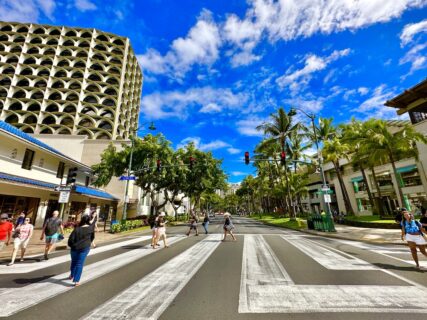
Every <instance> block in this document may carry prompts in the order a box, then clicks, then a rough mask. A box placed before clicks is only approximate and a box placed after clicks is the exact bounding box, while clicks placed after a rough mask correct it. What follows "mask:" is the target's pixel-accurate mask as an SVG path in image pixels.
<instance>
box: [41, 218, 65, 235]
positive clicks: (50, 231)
mask: <svg viewBox="0 0 427 320" xmlns="http://www.w3.org/2000/svg"><path fill="white" fill-rule="evenodd" d="M61 224H62V220H61V219H59V218H49V219H47V221H46V223H45V226H46V228H45V229H44V233H45V235H47V236H52V235H54V234H55V233H57V232H58V229H59V227H60V226H61Z"/></svg>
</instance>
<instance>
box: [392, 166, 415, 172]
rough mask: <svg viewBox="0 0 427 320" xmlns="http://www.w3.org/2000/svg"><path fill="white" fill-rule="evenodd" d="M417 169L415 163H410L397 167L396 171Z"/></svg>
mask: <svg viewBox="0 0 427 320" xmlns="http://www.w3.org/2000/svg"><path fill="white" fill-rule="evenodd" d="M416 169H417V165H416V164H411V165H410V166H406V167H401V168H397V169H396V171H397V172H398V173H405V172H411V171H414V170H416Z"/></svg>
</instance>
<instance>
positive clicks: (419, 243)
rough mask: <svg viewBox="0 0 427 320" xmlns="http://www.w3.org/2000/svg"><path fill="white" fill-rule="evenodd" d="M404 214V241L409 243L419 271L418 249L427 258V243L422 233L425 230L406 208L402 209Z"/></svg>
mask: <svg viewBox="0 0 427 320" xmlns="http://www.w3.org/2000/svg"><path fill="white" fill-rule="evenodd" d="M402 214H403V220H402V222H401V227H402V240H406V242H407V243H408V246H409V249H410V251H411V254H412V259H414V261H415V264H416V267H417V269H421V268H420V264H419V262H418V254H417V247H418V249H420V252H421V253H422V254H423V255H425V256H426V257H427V253H426V245H427V241H426V239H425V235H424V234H423V231H422V229H423V228H422V226H421V224H420V223H419V222H418V221H416V220H415V219H414V215H413V214H411V213H409V212H408V211H407V210H406V209H405V208H403V209H402Z"/></svg>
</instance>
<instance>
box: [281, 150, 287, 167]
mask: <svg viewBox="0 0 427 320" xmlns="http://www.w3.org/2000/svg"><path fill="white" fill-rule="evenodd" d="M280 163H281V164H282V166H284V165H286V152H285V151H282V152H281V153H280Z"/></svg>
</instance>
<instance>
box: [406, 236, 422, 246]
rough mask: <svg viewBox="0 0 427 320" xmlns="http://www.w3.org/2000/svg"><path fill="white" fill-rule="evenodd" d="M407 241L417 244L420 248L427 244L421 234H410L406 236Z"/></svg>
mask: <svg viewBox="0 0 427 320" xmlns="http://www.w3.org/2000/svg"><path fill="white" fill-rule="evenodd" d="M405 240H406V241H408V242H415V243H416V245H418V246H424V245H426V244H427V241H426V240H425V239H424V238H423V236H422V235H420V234H409V233H407V234H406V235H405Z"/></svg>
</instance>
